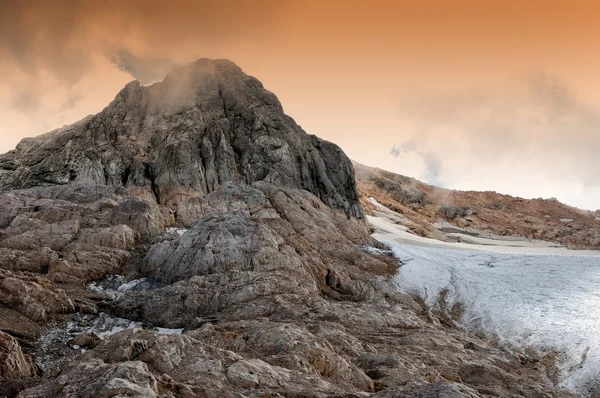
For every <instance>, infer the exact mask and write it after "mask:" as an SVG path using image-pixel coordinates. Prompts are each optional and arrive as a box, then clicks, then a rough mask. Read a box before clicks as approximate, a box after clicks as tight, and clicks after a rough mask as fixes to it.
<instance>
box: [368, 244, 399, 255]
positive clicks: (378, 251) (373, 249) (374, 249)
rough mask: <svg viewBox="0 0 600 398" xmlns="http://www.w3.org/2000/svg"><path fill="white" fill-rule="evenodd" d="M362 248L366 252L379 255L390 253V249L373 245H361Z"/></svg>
mask: <svg viewBox="0 0 600 398" xmlns="http://www.w3.org/2000/svg"><path fill="white" fill-rule="evenodd" d="M362 249H363V250H364V251H366V252H367V253H371V254H380V255H390V254H392V252H391V251H390V250H384V249H379V248H377V247H373V246H363V247H362Z"/></svg>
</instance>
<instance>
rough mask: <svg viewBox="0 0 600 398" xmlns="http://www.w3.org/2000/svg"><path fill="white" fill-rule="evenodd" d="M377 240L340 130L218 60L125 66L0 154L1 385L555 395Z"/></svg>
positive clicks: (69, 392)
mask: <svg viewBox="0 0 600 398" xmlns="http://www.w3.org/2000/svg"><path fill="white" fill-rule="evenodd" d="M14 188H18V189H14ZM182 227H185V228H182ZM367 246H368V247H367ZM383 248H384V247H383V245H381V244H379V243H378V242H376V241H374V240H373V239H372V238H371V237H370V236H369V228H368V226H367V224H366V222H365V220H364V218H362V210H361V208H360V205H359V203H358V201H357V197H356V189H355V186H354V181H353V171H352V167H351V165H350V163H349V162H348V160H347V158H346V157H345V156H344V155H343V154H342V153H341V151H340V150H339V148H337V147H336V146H334V145H333V144H330V143H327V142H323V141H319V140H318V139H317V138H315V137H311V136H308V135H306V134H305V133H304V132H303V131H302V130H300V128H299V127H298V126H297V125H296V124H295V123H294V122H293V120H292V119H290V118H289V117H287V116H285V115H284V114H283V112H282V111H281V105H280V104H279V102H278V101H277V99H276V98H275V96H274V95H273V94H271V93H269V92H268V91H266V90H264V89H263V88H262V86H261V85H260V83H259V82H258V81H256V80H255V79H254V78H251V77H248V76H246V75H245V74H244V73H243V72H241V70H239V68H237V67H236V66H235V65H233V64H232V63H230V62H227V61H208V60H201V61H198V62H197V63H194V64H192V65H189V66H187V67H184V68H181V69H179V70H177V71H175V72H173V73H172V74H171V75H169V76H168V77H167V78H166V79H165V81H164V82H162V83H159V84H156V85H153V86H150V87H141V86H139V84H137V83H133V84H130V85H128V86H127V87H126V88H125V89H124V90H123V91H122V92H121V93H120V94H119V95H118V96H117V98H116V99H115V101H114V102H113V103H112V104H111V105H109V106H108V107H107V108H106V109H105V110H104V111H103V112H102V113H100V114H98V115H96V116H93V117H90V118H87V119H85V120H83V121H81V122H79V123H76V124H74V125H71V126H68V127H65V128H63V129H59V130H57V131H55V132H52V133H50V134H49V135H46V136H43V137H38V138H33V139H28V140H24V141H23V142H21V144H19V147H18V148H17V149H16V150H15V151H13V152H11V153H9V154H7V155H4V156H3V157H0V330H2V331H3V332H5V333H6V334H4V333H2V332H0V396H20V397H28V398H30V397H31V398H33V397H75V396H76V397H124V396H128V397H138V396H139V397H154V396H160V397H209V398H220V397H227V398H241V397H248V398H250V397H273V398H280V397H296V398H307V397H323V398H325V397H338V398H342V397H345V398H351V397H352V398H359V397H367V396H380V397H400V396H402V397H403V396H407V397H411V396H412V397H438V396H440V397H443V396H447V397H454V396H465V397H478V396H498V397H507V398H508V397H514V396H526V397H550V396H552V397H569V396H570V394H568V393H563V392H561V391H559V390H557V389H556V388H555V386H554V385H553V384H552V382H551V381H550V380H551V379H550V378H549V376H550V377H553V376H552V370H553V362H552V360H551V359H546V358H540V357H537V356H532V355H530V354H527V352H523V354H519V353H517V354H515V353H513V352H511V351H503V350H499V349H495V348H493V347H491V346H490V345H488V344H486V343H485V342H484V341H482V340H481V339H478V338H476V337H472V336H469V335H467V334H466V333H465V332H464V331H463V330H461V329H459V328H456V327H454V326H455V325H454V324H452V323H451V321H449V320H448V317H447V316H444V314H437V313H436V314H434V313H431V311H428V309H427V308H425V307H423V306H422V305H420V304H418V301H416V300H414V299H413V298H412V297H410V296H408V295H405V294H403V293H401V292H399V291H398V290H397V289H396V287H395V285H394V275H395V274H396V271H397V267H398V266H399V264H398V260H397V259H396V258H395V257H393V256H391V255H390V254H389V253H388V252H387V251H385V250H375V249H383ZM442 320H445V322H446V323H445V324H442V323H441V321H442ZM98 328H101V329H98ZM141 328H143V329H141ZM163 328H171V329H163ZM96 332H97V333H96ZM517 355H518V356H517ZM17 394H18V395H17ZM374 394H375V395H374ZM377 394H378V395H377Z"/></svg>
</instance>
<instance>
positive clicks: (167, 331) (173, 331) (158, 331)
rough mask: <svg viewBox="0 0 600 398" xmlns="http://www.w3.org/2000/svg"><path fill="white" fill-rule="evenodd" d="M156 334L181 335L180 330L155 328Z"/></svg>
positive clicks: (181, 331) (181, 330)
mask: <svg viewBox="0 0 600 398" xmlns="http://www.w3.org/2000/svg"><path fill="white" fill-rule="evenodd" d="M155 329H156V333H158V334H181V333H183V328H182V329H167V328H155Z"/></svg>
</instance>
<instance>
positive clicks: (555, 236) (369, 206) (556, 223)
mask: <svg viewBox="0 0 600 398" xmlns="http://www.w3.org/2000/svg"><path fill="white" fill-rule="evenodd" d="M354 167H355V170H356V181H357V184H358V189H359V195H360V198H361V203H362V204H363V206H364V207H365V209H366V211H367V213H368V214H370V213H372V211H373V210H374V209H375V206H374V204H373V202H372V201H370V200H369V198H374V199H375V200H377V201H378V202H379V203H381V204H383V205H384V206H386V207H388V208H390V209H392V210H394V211H396V212H399V213H401V214H403V215H404V216H405V217H406V226H407V227H408V228H409V229H411V230H412V231H413V232H414V233H416V234H418V235H421V236H428V237H432V238H436V239H440V240H448V239H452V237H453V235H452V234H453V233H454V234H456V233H460V234H465V235H472V236H484V237H488V236H489V237H503V238H526V239H536V240H543V241H549V242H554V243H556V244H559V245H564V246H567V247H568V248H572V249H596V250H598V249H600V213H598V212H591V211H585V210H581V209H577V208H574V207H571V206H568V205H565V204H563V203H560V202H558V201H557V200H555V199H531V200H529V199H523V198H517V197H512V196H509V195H503V194H499V193H496V192H475V191H453V190H448V189H444V188H438V187H434V186H431V185H428V184H425V183H423V182H420V181H418V180H415V179H413V178H409V177H405V176H402V175H398V174H394V173H391V172H388V171H384V170H380V169H377V168H371V167H368V166H364V165H361V164H358V163H356V162H354ZM447 233H450V234H451V235H450V236H448V235H447Z"/></svg>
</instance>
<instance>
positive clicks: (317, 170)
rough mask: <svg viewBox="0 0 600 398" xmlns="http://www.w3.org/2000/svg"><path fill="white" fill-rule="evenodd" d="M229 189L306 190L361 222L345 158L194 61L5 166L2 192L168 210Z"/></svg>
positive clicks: (0, 173)
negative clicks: (133, 197) (127, 200)
mask: <svg viewBox="0 0 600 398" xmlns="http://www.w3.org/2000/svg"><path fill="white" fill-rule="evenodd" d="M225 181H237V182H243V183H246V184H250V183H252V182H255V181H264V182H269V183H272V184H277V185H281V186H286V187H293V188H300V189H306V190H307V191H309V192H312V193H314V194H315V195H316V196H318V197H319V198H320V199H321V200H322V201H323V202H324V203H326V204H328V205H329V206H331V207H332V208H335V209H340V210H342V211H344V212H345V213H346V214H347V215H348V216H349V217H350V216H352V217H361V216H362V210H361V208H360V206H359V204H358V197H357V196H356V190H355V187H354V174H353V169H352V165H351V163H350V161H349V160H348V158H347V157H346V156H345V155H344V154H343V152H342V151H341V149H340V148H339V147H337V146H336V145H334V144H332V143H330V142H327V141H324V140H321V139H319V138H317V137H315V136H310V135H308V134H306V133H305V132H304V131H303V130H302V129H301V128H300V127H299V126H298V125H297V124H296V123H295V122H294V120H293V119H292V118H290V117H289V116H287V115H285V114H284V113H283V108H282V107H281V104H280V103H279V101H278V99H277V97H276V96H275V95H274V94H272V93H271V92H269V91H267V90H265V89H264V88H263V86H262V84H261V83H260V82H259V81H258V80H257V79H255V78H253V77H251V76H248V75H246V74H245V73H244V72H243V71H242V70H241V69H240V68H239V67H237V66H236V65H235V64H233V63H232V62H230V61H226V60H217V61H212V60H208V59H201V60H198V61H196V62H194V63H192V64H190V65H186V66H183V67H181V68H179V69H176V70H175V71H173V72H171V73H170V74H169V75H168V76H167V77H166V78H165V80H164V81H162V82H160V83H157V84H154V85H152V86H149V87H142V86H141V85H140V83H139V82H132V83H130V84H128V85H127V86H126V87H125V88H124V89H123V90H122V91H121V92H120V93H119V94H118V95H117V97H116V98H115V100H114V101H113V102H112V103H111V104H110V105H109V106H108V107H106V109H104V110H103V111H102V112H101V113H99V114H98V115H95V116H92V117H89V118H86V119H84V120H82V121H81V122H79V123H76V124H74V125H71V126H66V127H63V128H62V129H59V130H56V131H54V132H52V133H49V134H46V135H43V136H40V137H35V138H31V139H26V140H23V141H22V142H21V143H20V144H19V145H18V146H17V148H16V150H15V151H12V152H9V153H8V154H6V155H4V156H3V157H2V158H0V187H5V188H6V187H11V188H28V187H32V186H37V185H48V184H66V183H74V184H80V183H83V184H101V185H112V186H124V187H126V188H127V189H129V190H131V191H132V192H145V193H146V194H147V195H148V196H149V195H151V194H153V195H155V196H156V200H157V202H158V203H160V204H163V205H166V206H170V207H175V206H176V205H177V204H178V203H179V202H181V201H182V200H184V199H186V198H189V197H192V196H197V195H204V194H207V193H210V192H213V191H214V190H215V189H217V188H218V187H219V185H220V184H221V183H223V182H225Z"/></svg>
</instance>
